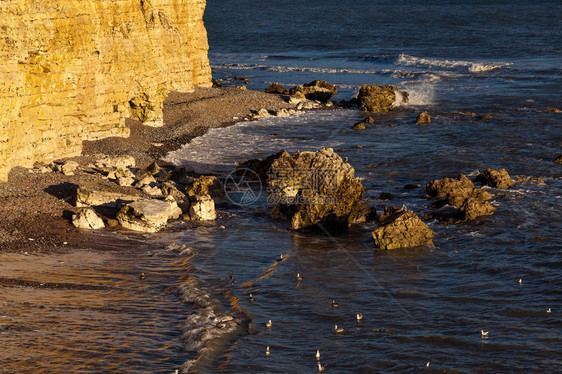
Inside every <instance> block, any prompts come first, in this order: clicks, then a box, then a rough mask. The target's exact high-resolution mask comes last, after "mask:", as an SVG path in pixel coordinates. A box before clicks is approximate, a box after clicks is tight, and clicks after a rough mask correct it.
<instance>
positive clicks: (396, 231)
mask: <svg viewBox="0 0 562 374" xmlns="http://www.w3.org/2000/svg"><path fill="white" fill-rule="evenodd" d="M371 235H372V236H373V240H374V242H375V246H376V247H377V248H381V249H396V248H407V247H420V246H432V245H433V237H434V236H435V233H434V232H433V230H431V229H430V228H429V227H428V226H427V225H426V224H425V223H424V222H423V221H422V220H421V219H420V218H419V217H418V216H417V215H416V214H415V213H414V212H412V211H410V210H406V209H399V208H396V207H387V208H385V210H384V214H381V215H380V216H379V227H378V228H376V229H375V230H373V232H372V233H371Z"/></svg>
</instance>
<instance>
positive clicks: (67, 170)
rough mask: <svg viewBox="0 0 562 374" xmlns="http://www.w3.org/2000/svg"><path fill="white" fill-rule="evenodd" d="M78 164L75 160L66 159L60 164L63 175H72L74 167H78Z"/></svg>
mask: <svg viewBox="0 0 562 374" xmlns="http://www.w3.org/2000/svg"><path fill="white" fill-rule="evenodd" d="M78 166H80V164H78V163H77V162H76V161H66V162H65V163H64V164H62V165H61V166H60V170H61V171H62V173H63V174H64V175H74V172H75V171H76V169H78Z"/></svg>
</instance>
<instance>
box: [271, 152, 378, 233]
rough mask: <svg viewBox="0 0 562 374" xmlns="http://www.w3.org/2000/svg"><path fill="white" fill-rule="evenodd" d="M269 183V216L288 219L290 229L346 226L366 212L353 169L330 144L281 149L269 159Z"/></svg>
mask: <svg viewBox="0 0 562 374" xmlns="http://www.w3.org/2000/svg"><path fill="white" fill-rule="evenodd" d="M268 187H269V197H268V202H269V203H270V204H273V205H274V207H273V209H272V211H271V215H272V217H274V218H280V219H286V220H289V221H290V222H291V229H293V230H298V229H304V228H307V227H311V226H314V225H323V226H325V227H332V226H338V227H348V226H349V225H350V224H352V223H354V222H362V221H364V220H365V215H366V213H367V212H368V208H367V207H366V206H365V205H364V204H363V193H364V187H363V185H362V184H361V182H360V180H359V178H355V170H354V169H353V167H352V166H351V165H350V164H348V163H347V162H344V161H343V160H342V158H341V157H340V156H339V155H338V154H336V153H335V152H334V150H333V149H332V148H323V149H321V150H320V151H318V152H296V153H295V154H293V155H292V156H291V155H289V154H288V153H287V152H280V153H279V154H278V157H277V159H275V161H273V162H272V163H271V168H270V172H269V178H268Z"/></svg>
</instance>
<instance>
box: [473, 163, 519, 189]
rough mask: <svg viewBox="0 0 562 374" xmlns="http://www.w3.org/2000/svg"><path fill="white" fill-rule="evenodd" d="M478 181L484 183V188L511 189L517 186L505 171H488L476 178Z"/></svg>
mask: <svg viewBox="0 0 562 374" xmlns="http://www.w3.org/2000/svg"><path fill="white" fill-rule="evenodd" d="M476 181H477V182H480V183H482V185H483V186H490V187H494V188H504V189H505V188H509V187H512V186H513V185H515V182H513V180H511V177H510V176H509V174H508V173H507V170H505V169H499V170H495V169H490V168H488V169H486V170H484V172H483V173H480V174H479V175H478V176H477V177H476Z"/></svg>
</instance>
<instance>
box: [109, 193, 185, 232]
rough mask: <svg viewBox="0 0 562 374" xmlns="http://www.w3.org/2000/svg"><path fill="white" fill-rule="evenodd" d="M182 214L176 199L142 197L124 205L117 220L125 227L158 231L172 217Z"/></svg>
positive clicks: (135, 229) (144, 230)
mask: <svg viewBox="0 0 562 374" xmlns="http://www.w3.org/2000/svg"><path fill="white" fill-rule="evenodd" d="M181 214H182V211H181V209H180V208H179V207H178V205H177V204H176V202H174V201H162V200H155V199H141V200H137V201H135V202H133V203H130V204H126V205H124V206H123V207H122V208H121V210H120V211H119V213H117V220H118V221H119V224H120V225H121V226H123V227H125V228H128V229H130V230H134V231H142V232H157V231H159V230H161V229H162V228H164V227H165V226H166V224H167V223H168V220H170V219H176V218H178V217H179V216H180V215H181Z"/></svg>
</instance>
